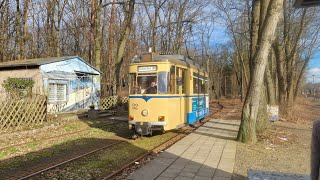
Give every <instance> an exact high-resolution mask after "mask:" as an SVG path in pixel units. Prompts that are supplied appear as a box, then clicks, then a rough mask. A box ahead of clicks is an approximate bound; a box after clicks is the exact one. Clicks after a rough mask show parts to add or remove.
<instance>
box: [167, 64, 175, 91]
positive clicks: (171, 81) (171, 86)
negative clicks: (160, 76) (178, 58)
mask: <svg viewBox="0 0 320 180" xmlns="http://www.w3.org/2000/svg"><path fill="white" fill-rule="evenodd" d="M168 84H169V90H168V94H175V92H176V91H175V87H176V67H175V66H171V67H170V75H169V83H168Z"/></svg>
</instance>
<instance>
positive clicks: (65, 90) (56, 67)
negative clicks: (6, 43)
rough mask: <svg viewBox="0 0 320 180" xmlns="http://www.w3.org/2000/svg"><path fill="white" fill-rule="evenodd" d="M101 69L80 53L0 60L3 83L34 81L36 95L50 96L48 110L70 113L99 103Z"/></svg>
mask: <svg viewBox="0 0 320 180" xmlns="http://www.w3.org/2000/svg"><path fill="white" fill-rule="evenodd" d="M100 74H101V72H100V71H99V70H97V69H96V68H94V67H93V66H91V65H90V64H89V63H87V62H86V61H85V60H83V59H81V58H80V57H78V56H68V57H50V58H39V59H27V60H16V61H7V62H1V63H0V99H1V98H5V97H4V96H6V93H5V89H4V88H3V87H2V86H1V85H2V83H3V82H4V81H5V80H6V79H7V78H17V79H26V80H31V79H32V80H33V81H34V82H35V83H34V86H33V88H32V93H33V94H41V95H46V96H47V97H48V112H68V111H75V110H79V109H87V108H89V106H91V105H94V106H95V107H98V106H99V102H100Z"/></svg>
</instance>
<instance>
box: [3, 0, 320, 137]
mask: <svg viewBox="0 0 320 180" xmlns="http://www.w3.org/2000/svg"><path fill="white" fill-rule="evenodd" d="M319 17H320V15H319V8H317V7H313V8H306V9H304V8H295V7H294V6H293V2H292V1H291V0H284V1H282V0H244V1H237V2H236V3H235V1H232V0H203V1H199V0H108V1H105V0H24V1H21V0H0V31H1V32H2V33H0V61H11V60H17V59H32V58H39V57H58V56H68V55H78V56H80V57H82V58H84V59H85V60H87V61H88V62H89V63H91V64H93V65H94V66H95V67H97V68H98V69H99V70H101V71H102V72H104V74H103V76H102V85H103V86H102V87H103V95H111V94H110V92H113V93H114V92H115V91H114V90H118V92H117V93H119V92H121V88H123V87H122V84H124V82H127V78H128V74H127V72H128V70H127V69H128V64H129V63H130V60H131V59H132V58H133V57H134V55H136V54H139V53H141V52H145V51H147V50H148V48H149V47H152V49H153V51H155V52H171V53H179V54H183V55H186V56H188V57H190V58H191V59H193V60H195V61H196V62H198V63H199V64H200V65H202V66H203V67H204V68H206V69H207V71H208V72H209V74H210V79H211V80H210V82H209V87H210V96H211V97H212V98H216V99H219V98H220V97H222V96H230V97H237V96H240V97H241V98H242V99H245V100H246V101H245V103H244V104H245V105H244V111H243V115H242V118H243V122H246V120H244V119H245V117H246V114H247V115H248V114H250V115H248V117H250V118H249V119H252V118H253V119H254V120H253V121H251V120H249V122H252V123H253V124H249V126H248V127H249V129H254V132H253V133H254V135H253V136H255V131H256V130H257V131H258V130H259V129H263V127H265V125H264V123H265V119H267V117H266V109H267V108H266V106H267V104H269V105H279V107H280V114H281V115H283V116H285V115H287V114H290V111H291V110H292V106H293V105H294V102H295V100H296V98H297V96H299V95H300V94H301V90H302V85H303V83H304V81H305V78H304V77H305V72H306V70H307V68H308V63H309V62H310V60H311V58H312V57H313V55H314V54H315V53H316V52H317V51H319V36H320V35H319V31H320V21H319ZM274 24H275V25H276V27H274ZM221 27H226V28H225V31H226V33H227V34H226V36H228V38H229V39H230V41H229V42H228V43H226V44H221V43H220V42H217V41H216V40H215V39H219V38H218V37H214V33H213V32H214V30H215V29H219V28H220V29H221ZM273 27H274V28H275V29H273ZM222 29H224V28H222ZM111 88H113V89H114V90H113V91H112V90H110V89H111ZM257 96H258V98H257ZM257 103H258V104H257ZM248 109H249V111H247V110H248ZM258 109H259V110H258ZM257 117H259V118H258V119H257ZM242 127H244V126H242ZM242 131H243V132H244V131H247V130H244V129H242ZM247 133H248V132H247ZM249 134H250V133H249ZM242 141H250V142H254V141H255V139H254V138H253V139H245V140H242Z"/></svg>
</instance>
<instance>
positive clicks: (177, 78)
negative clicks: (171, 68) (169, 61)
mask: <svg viewBox="0 0 320 180" xmlns="http://www.w3.org/2000/svg"><path fill="white" fill-rule="evenodd" d="M179 74H180V68H178V67H176V74H175V76H176V78H175V87H176V91H175V94H180V93H179V91H180V86H179V83H178V81H179V79H180V78H179V77H180V76H179Z"/></svg>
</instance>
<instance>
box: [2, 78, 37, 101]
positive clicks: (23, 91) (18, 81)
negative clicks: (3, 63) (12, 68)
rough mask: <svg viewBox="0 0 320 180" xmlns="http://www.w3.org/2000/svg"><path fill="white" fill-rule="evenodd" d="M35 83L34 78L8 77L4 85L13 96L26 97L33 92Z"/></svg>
mask: <svg viewBox="0 0 320 180" xmlns="http://www.w3.org/2000/svg"><path fill="white" fill-rule="evenodd" d="M34 83H35V82H34V80H32V79H23V78H7V79H6V80H5V81H4V82H3V83H2V87H3V88H4V89H5V90H6V92H7V93H8V94H10V95H11V96H15V97H24V96H27V95H29V94H30V93H31V90H32V87H33V85H34Z"/></svg>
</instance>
